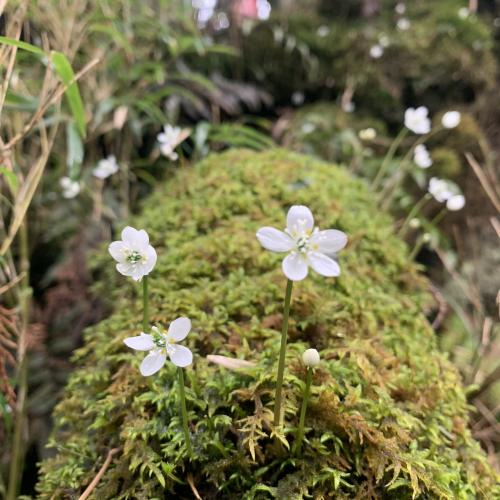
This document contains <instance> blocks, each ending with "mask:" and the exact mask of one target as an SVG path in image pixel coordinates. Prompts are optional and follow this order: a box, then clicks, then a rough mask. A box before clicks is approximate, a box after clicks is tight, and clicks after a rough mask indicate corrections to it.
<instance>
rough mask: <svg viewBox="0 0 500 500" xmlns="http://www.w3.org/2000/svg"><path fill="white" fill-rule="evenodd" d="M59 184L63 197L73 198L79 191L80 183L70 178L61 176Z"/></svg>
mask: <svg viewBox="0 0 500 500" xmlns="http://www.w3.org/2000/svg"><path fill="white" fill-rule="evenodd" d="M59 184H60V186H61V188H62V195H63V196H64V197H65V198H68V199H70V198H74V197H75V196H78V194H79V193H80V183H79V182H78V181H74V180H72V179H70V178H69V177H62V178H61V180H60V181H59Z"/></svg>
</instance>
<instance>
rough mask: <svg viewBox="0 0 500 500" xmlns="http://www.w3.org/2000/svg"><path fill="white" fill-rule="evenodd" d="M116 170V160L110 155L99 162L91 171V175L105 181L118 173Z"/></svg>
mask: <svg viewBox="0 0 500 500" xmlns="http://www.w3.org/2000/svg"><path fill="white" fill-rule="evenodd" d="M118 168H119V167H118V163H117V162H116V158H115V157H114V156H113V155H111V156H108V157H107V158H103V159H102V160H99V162H98V163H97V166H96V167H95V168H94V169H93V170H92V175H94V176H95V177H98V178H99V179H106V178H107V177H109V176H110V175H113V174H116V172H118Z"/></svg>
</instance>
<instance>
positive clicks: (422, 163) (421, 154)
mask: <svg viewBox="0 0 500 500" xmlns="http://www.w3.org/2000/svg"><path fill="white" fill-rule="evenodd" d="M413 161H414V162H415V163H416V164H417V166H418V167H420V168H429V167H430V166H431V165H432V158H431V155H430V154H429V151H428V150H427V148H426V147H425V146H424V145H423V144H418V145H417V146H415V151H414V152H413Z"/></svg>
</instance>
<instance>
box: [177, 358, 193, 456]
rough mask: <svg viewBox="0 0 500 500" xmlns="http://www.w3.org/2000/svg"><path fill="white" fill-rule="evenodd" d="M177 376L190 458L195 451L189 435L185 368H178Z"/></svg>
mask: <svg viewBox="0 0 500 500" xmlns="http://www.w3.org/2000/svg"><path fill="white" fill-rule="evenodd" d="M177 375H178V376H179V399H180V402H181V415H182V428H183V430H184V439H185V440H186V447H187V449H188V452H189V456H191V455H192V454H193V449H192V446H191V437H190V435H189V426H188V416H187V410H186V391H185V387H184V371H183V368H181V367H178V368H177Z"/></svg>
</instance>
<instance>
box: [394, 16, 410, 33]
mask: <svg viewBox="0 0 500 500" xmlns="http://www.w3.org/2000/svg"><path fill="white" fill-rule="evenodd" d="M397 27H398V29H400V30H401V31H406V30H409V29H410V21H409V20H408V19H406V17H402V18H401V19H398V22H397Z"/></svg>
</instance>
